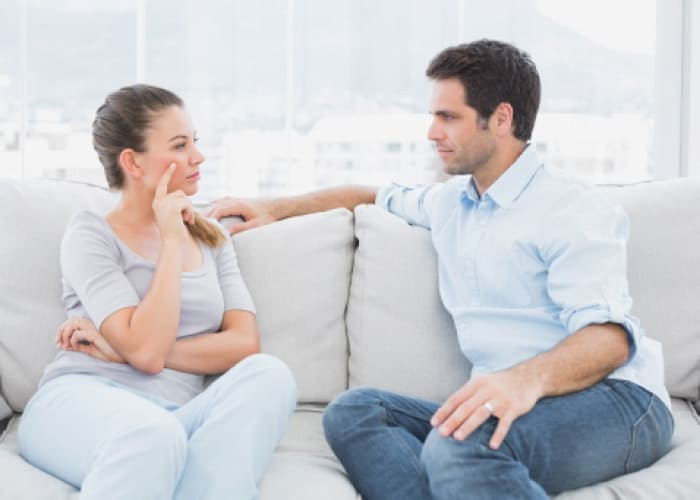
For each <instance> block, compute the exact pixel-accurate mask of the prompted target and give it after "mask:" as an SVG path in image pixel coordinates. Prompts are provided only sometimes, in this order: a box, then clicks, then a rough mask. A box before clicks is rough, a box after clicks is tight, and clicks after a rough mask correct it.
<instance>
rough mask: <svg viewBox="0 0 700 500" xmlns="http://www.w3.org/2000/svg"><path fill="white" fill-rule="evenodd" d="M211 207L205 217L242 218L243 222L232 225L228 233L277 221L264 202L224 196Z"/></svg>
mask: <svg viewBox="0 0 700 500" xmlns="http://www.w3.org/2000/svg"><path fill="white" fill-rule="evenodd" d="M212 204H213V207H212V209H211V210H209V212H208V213H207V217H214V218H215V219H217V220H219V219H221V218H222V217H228V216H231V215H233V216H238V217H243V220H245V222H242V223H239V224H234V225H232V226H231V228H230V229H229V231H230V232H231V234H236V233H239V232H241V231H245V230H247V229H252V228H254V227H259V226H264V225H265V224H269V223H271V222H275V221H276V220H277V219H276V218H275V217H274V215H273V214H272V211H271V210H270V207H269V204H268V203H267V202H266V201H264V200H253V199H245V198H232V197H230V196H226V197H225V198H219V199H218V200H214V201H213V202H212Z"/></svg>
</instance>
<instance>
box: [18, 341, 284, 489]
mask: <svg viewBox="0 0 700 500" xmlns="http://www.w3.org/2000/svg"><path fill="white" fill-rule="evenodd" d="M295 403H296V386H295V383H294V378H293V376H292V374H291V372H290V371H289V369H288V368H287V366H286V365H285V364H284V363H282V362H281V361H279V360H278V359H276V358H274V357H272V356H269V355H266V354H256V355H253V356H249V357H248V358H245V359H244V360H243V361H241V362H240V363H238V364H237V365H236V366H234V367H233V368H231V369H230V370H228V371H227V372H226V373H224V374H223V375H222V376H221V377H219V378H218V379H217V380H216V381H215V382H214V383H212V384H211V385H210V386H209V387H208V388H207V389H206V390H205V391H204V392H202V393H201V394H199V395H197V396H196V397H195V398H193V399H192V400H191V401H189V402H188V403H186V404H184V405H182V406H178V405H175V404H173V403H169V402H167V401H164V400H159V399H158V398H157V397H151V396H148V395H145V394H143V393H140V392H138V393H137V392H134V391H131V390H130V389H128V388H125V387H124V386H121V385H119V384H116V383H114V382H112V381H111V380H109V379H107V378H104V377H97V376H92V375H78V374H76V375H72V374H71V375H62V376H60V377H58V378H56V379H54V380H51V381H50V382H48V383H47V384H45V385H44V386H42V387H41V388H40V389H39V391H38V392H37V393H36V394H35V395H34V397H33V398H32V399H31V400H30V402H29V403H28V405H27V407H26V409H25V412H24V415H23V416H22V420H21V422H20V427H19V447H20V452H21V454H22V456H23V457H24V458H25V459H26V460H27V461H28V462H30V463H31V464H33V465H35V466H36V467H39V468H40V469H43V470H44V471H46V472H48V473H50V474H53V475H54V476H56V477H58V478H60V479H62V480H64V481H66V482H68V483H70V484H72V485H74V486H75V487H77V488H80V489H81V494H80V498H81V499H95V500H105V499H111V498H115V499H116V498H120V499H121V498H123V499H129V500H137V499H144V500H157V499H163V500H171V499H173V498H176V499H179V500H180V499H181V500H195V499H217V500H218V499H224V498H235V499H246V500H247V499H251V498H256V496H257V483H258V481H259V480H260V478H261V477H262V475H263V473H264V471H265V469H266V467H267V465H268V464H269V462H270V459H271V457H272V452H273V450H274V448H275V446H276V445H277V443H278V441H279V440H280V438H281V437H282V435H283V434H284V432H285V430H286V428H287V422H288V418H289V415H290V414H291V413H292V411H294V406H295Z"/></svg>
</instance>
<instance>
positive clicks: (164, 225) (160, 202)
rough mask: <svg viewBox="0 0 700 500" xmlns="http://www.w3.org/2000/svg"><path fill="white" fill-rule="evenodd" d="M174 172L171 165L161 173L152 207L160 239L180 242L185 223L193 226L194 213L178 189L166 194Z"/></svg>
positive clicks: (189, 202)
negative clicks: (172, 239) (170, 238)
mask: <svg viewBox="0 0 700 500" xmlns="http://www.w3.org/2000/svg"><path fill="white" fill-rule="evenodd" d="M174 171H175V164H174V163H171V164H170V166H169V167H168V168H167V169H166V170H165V172H163V176H162V177H161V178H160V180H159V181H158V185H157V186H156V193H155V196H154V198H153V205H152V206H153V212H154V214H155V216H156V224H157V225H158V229H159V230H160V234H161V237H162V238H163V239H165V238H168V237H175V238H177V239H179V240H180V239H182V238H184V236H185V234H186V232H187V231H186V228H185V222H186V223H188V224H194V220H195V211H194V208H193V207H192V202H191V201H190V199H189V198H188V197H187V195H186V194H185V193H184V192H182V191H181V190H179V189H178V190H177V191H173V192H172V193H168V183H169V182H170V179H171V177H172V176H173V172H174Z"/></svg>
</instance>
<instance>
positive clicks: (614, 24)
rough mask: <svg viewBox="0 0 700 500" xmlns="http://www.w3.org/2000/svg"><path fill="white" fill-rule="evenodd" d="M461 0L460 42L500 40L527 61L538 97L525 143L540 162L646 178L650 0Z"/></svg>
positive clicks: (604, 178) (614, 178) (604, 177)
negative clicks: (536, 78)
mask: <svg viewBox="0 0 700 500" xmlns="http://www.w3.org/2000/svg"><path fill="white" fill-rule="evenodd" d="M466 4H467V7H466V8H465V10H466V12H467V14H465V16H464V25H465V39H466V40H472V39H476V38H481V37H491V38H500V39H504V40H509V41H512V42H513V43H515V44H516V45H518V46H519V47H520V48H522V49H524V50H526V51H528V52H529V53H530V54H531V55H532V57H533V59H534V60H535V63H536V64H537V67H538V69H539V72H540V77H541V79H542V103H541V106H540V114H539V117H538V119H537V123H536V125H535V131H534V134H533V140H534V142H535V143H536V144H537V148H538V150H539V151H540V153H541V155H542V156H543V159H544V160H545V162H547V164H549V165H552V166H557V167H560V168H563V169H566V170H569V171H572V172H574V173H576V174H577V175H580V176H582V177H585V178H587V179H589V180H590V181H593V182H633V181H638V180H642V179H646V178H648V177H649V175H650V172H649V166H650V163H651V148H652V137H653V111H654V56H655V39H654V33H655V28H656V24H655V18H656V5H655V4H656V3H655V1H654V0H616V1H614V2H610V1H602V0H593V1H591V0H589V1H587V2H573V1H561V0H527V1H523V0H509V1H500V2H492V3H486V2H479V1H477V0H470V1H467V2H466ZM504 7H505V9H504ZM503 11H506V12H508V13H509V14H508V16H507V18H506V22H503V19H502V16H499V13H501V12H503ZM601 12H605V15H601ZM477 13H478V15H477ZM620 26H624V27H625V29H624V30H623V29H620Z"/></svg>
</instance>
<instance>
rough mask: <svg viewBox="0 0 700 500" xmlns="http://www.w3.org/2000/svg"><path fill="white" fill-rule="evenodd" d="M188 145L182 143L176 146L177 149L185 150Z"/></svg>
mask: <svg viewBox="0 0 700 500" xmlns="http://www.w3.org/2000/svg"><path fill="white" fill-rule="evenodd" d="M185 146H186V144H185V143H184V142H181V143H180V144H175V149H185Z"/></svg>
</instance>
